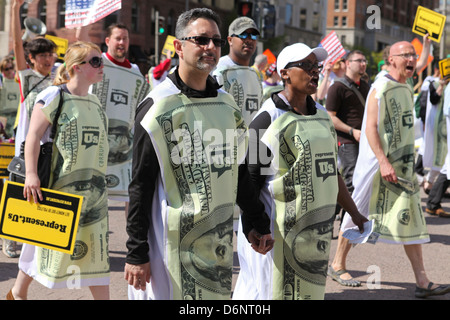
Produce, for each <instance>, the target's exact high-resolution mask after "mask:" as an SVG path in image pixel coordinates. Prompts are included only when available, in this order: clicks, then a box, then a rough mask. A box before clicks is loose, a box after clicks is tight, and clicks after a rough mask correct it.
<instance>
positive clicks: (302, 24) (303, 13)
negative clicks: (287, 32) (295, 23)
mask: <svg viewBox="0 0 450 320" xmlns="http://www.w3.org/2000/svg"><path fill="white" fill-rule="evenodd" d="M306 19H307V16H306V9H300V28H302V29H306Z"/></svg>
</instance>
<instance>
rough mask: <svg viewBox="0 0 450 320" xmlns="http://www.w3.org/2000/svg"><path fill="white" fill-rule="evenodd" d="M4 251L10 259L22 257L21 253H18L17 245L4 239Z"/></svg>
mask: <svg viewBox="0 0 450 320" xmlns="http://www.w3.org/2000/svg"><path fill="white" fill-rule="evenodd" d="M2 251H3V253H4V254H5V256H7V257H8V258H18V257H19V256H20V253H18V252H16V243H15V242H14V241H12V240H7V239H3V245H2Z"/></svg>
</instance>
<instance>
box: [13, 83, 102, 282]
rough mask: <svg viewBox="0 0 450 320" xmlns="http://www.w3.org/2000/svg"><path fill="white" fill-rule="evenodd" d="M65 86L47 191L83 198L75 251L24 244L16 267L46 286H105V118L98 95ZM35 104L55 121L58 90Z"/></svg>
mask: <svg viewBox="0 0 450 320" xmlns="http://www.w3.org/2000/svg"><path fill="white" fill-rule="evenodd" d="M63 88H64V90H65V93H64V104H63V107H62V111H61V115H60V117H59V119H58V129H57V133H56V138H55V140H54V147H53V157H52V173H53V174H52V177H51V181H50V189H54V190H59V191H63V192H67V193H73V194H77V195H82V196H83V197H84V198H83V206H82V209H81V216H80V221H79V227H78V231H77V236H76V242H75V251H74V253H73V254H72V255H70V254H66V253H62V252H59V251H54V250H49V249H45V248H40V247H36V246H32V245H27V244H24V245H23V248H22V253H21V256H20V261H19V268H20V269H21V270H23V271H24V272H25V273H26V274H28V275H29V276H31V277H33V278H34V279H35V280H37V281H38V282H40V283H42V284H43V285H45V286H47V287H49V288H66V287H69V288H70V287H72V288H73V287H76V286H98V285H108V284H109V273H110V264H109V254H108V237H109V235H108V230H109V229H108V195H107V188H106V183H105V173H106V166H107V157H108V137H107V127H108V125H107V124H108V120H107V118H106V114H105V113H104V111H103V108H102V107H101V105H100V103H99V101H98V99H97V97H96V96H94V95H92V94H89V95H88V96H75V95H72V94H70V93H68V91H67V88H66V87H65V86H63ZM36 101H37V102H42V103H43V104H44V107H43V108H42V111H43V112H44V114H45V116H46V117H47V119H48V121H50V123H53V117H54V116H55V112H56V109H57V106H58V103H59V87H55V86H52V87H49V88H48V89H46V90H44V91H43V92H41V94H39V95H38V96H37V98H36ZM50 128H51V126H50V127H49V129H48V130H47V135H46V136H47V137H48V131H49V130H50ZM46 139H47V140H46ZM42 141H43V142H45V141H48V138H43V139H42Z"/></svg>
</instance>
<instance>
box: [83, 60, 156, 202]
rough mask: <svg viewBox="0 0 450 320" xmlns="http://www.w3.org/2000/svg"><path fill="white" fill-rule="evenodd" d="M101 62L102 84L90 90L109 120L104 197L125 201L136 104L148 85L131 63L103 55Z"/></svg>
mask: <svg viewBox="0 0 450 320" xmlns="http://www.w3.org/2000/svg"><path fill="white" fill-rule="evenodd" d="M126 61H127V62H128V60H126ZM103 62H104V69H103V70H104V74H103V81H101V82H98V83H95V84H93V85H92V86H91V89H90V90H91V92H92V93H93V94H95V95H96V96H97V97H98V99H99V100H100V103H101V105H102V106H103V107H104V108H105V110H106V114H107V116H108V119H109V128H108V140H109V156H108V172H107V176H106V181H107V185H108V194H109V197H110V198H111V199H114V200H118V201H128V185H129V184H130V181H131V163H132V159H131V157H132V154H133V151H132V147H133V124H134V117H135V112H136V108H137V105H138V104H139V103H140V102H141V101H142V99H143V98H144V97H145V96H146V95H147V93H148V91H149V84H148V82H147V81H146V80H145V78H144V76H143V75H142V74H141V72H140V71H139V68H138V67H137V66H136V65H134V64H127V65H126V66H123V65H118V64H117V63H115V62H113V61H112V58H111V57H110V56H109V55H108V54H107V53H103Z"/></svg>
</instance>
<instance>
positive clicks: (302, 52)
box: [277, 43, 328, 76]
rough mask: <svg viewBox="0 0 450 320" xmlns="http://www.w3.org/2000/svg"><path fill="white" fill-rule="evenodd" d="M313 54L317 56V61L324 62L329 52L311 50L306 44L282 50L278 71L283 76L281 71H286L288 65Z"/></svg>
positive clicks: (279, 56)
mask: <svg viewBox="0 0 450 320" xmlns="http://www.w3.org/2000/svg"><path fill="white" fill-rule="evenodd" d="M311 53H314V54H315V55H316V58H317V60H319V62H320V61H324V60H325V59H326V58H327V57H328V52H327V50H325V49H324V48H322V47H317V48H314V49H311V48H310V47H308V46H307V45H306V44H304V43H294V44H292V45H290V46H287V47H286V48H284V49H283V50H281V52H280V54H279V55H278V58H277V71H278V74H279V75H280V76H281V73H280V71H281V69H284V68H285V67H286V66H287V65H288V63H290V62H295V61H300V60H303V59H305V58H306V57H307V56H309V55H310V54H311Z"/></svg>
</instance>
